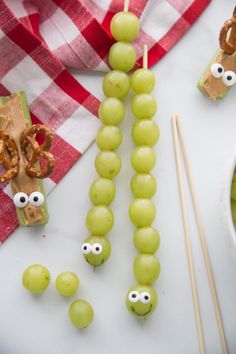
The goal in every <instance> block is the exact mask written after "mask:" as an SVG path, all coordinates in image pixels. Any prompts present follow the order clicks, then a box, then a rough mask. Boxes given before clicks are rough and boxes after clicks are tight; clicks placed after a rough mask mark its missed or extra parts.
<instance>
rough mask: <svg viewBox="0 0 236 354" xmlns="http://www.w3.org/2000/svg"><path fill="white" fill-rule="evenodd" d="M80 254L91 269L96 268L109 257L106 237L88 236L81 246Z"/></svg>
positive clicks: (108, 245)
mask: <svg viewBox="0 0 236 354" xmlns="http://www.w3.org/2000/svg"><path fill="white" fill-rule="evenodd" d="M82 252H83V255H84V258H85V260H86V261H87V262H88V263H89V264H90V265H92V266H93V267H97V266H100V265H102V264H103V263H104V262H106V261H107V260H108V258H109V257H110V254H111V244H110V242H109V240H108V239H107V238H106V237H101V236H90V237H88V238H87V239H86V240H85V243H84V244H83V245H82Z"/></svg>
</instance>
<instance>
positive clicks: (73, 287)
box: [56, 272, 79, 296]
mask: <svg viewBox="0 0 236 354" xmlns="http://www.w3.org/2000/svg"><path fill="white" fill-rule="evenodd" d="M78 287H79V278H78V277H77V275H76V274H75V273H73V272H63V273H60V274H59V275H58V276H57V278H56V289H57V291H58V292H59V293H60V294H61V295H64V296H72V295H74V294H75V293H76V291H77V289H78Z"/></svg>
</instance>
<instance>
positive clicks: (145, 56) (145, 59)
mask: <svg viewBox="0 0 236 354" xmlns="http://www.w3.org/2000/svg"><path fill="white" fill-rule="evenodd" d="M143 69H148V46H147V44H144V46H143Z"/></svg>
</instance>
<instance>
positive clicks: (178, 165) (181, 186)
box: [172, 117, 206, 354]
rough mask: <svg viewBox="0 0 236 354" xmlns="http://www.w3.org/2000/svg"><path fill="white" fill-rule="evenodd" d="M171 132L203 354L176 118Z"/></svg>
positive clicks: (200, 348) (200, 349)
mask: <svg viewBox="0 0 236 354" xmlns="http://www.w3.org/2000/svg"><path fill="white" fill-rule="evenodd" d="M172 132H173V142H174V151H175V159H176V168H177V175H178V185H179V195H180V204H181V211H182V220H183V227H184V238H185V246H186V253H187V260H188V269H189V276H190V283H191V290H192V298H193V306H194V315H195V323H196V328H197V337H198V344H199V351H200V353H201V354H205V353H206V350H205V341H204V334H203V327H202V321H201V313H200V305H199V297H198V291H197V285H196V277H195V271H194V263H193V255H192V248H191V241H190V232H189V225H188V221H187V220H188V219H187V209H186V201H185V195H184V183H183V174H182V169H181V163H180V153H179V147H178V132H177V125H176V117H173V118H172Z"/></svg>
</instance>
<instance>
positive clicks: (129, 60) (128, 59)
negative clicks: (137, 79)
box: [108, 42, 136, 72]
mask: <svg viewBox="0 0 236 354" xmlns="http://www.w3.org/2000/svg"><path fill="white" fill-rule="evenodd" d="M108 60H109V64H110V66H111V67H112V69H114V70H121V71H124V72H128V71H130V70H131V69H132V68H133V67H134V64H135V62H136V51H135V49H134V46H133V44H131V43H127V42H116V43H114V44H113V45H112V46H111V49H110V51H109V56H108Z"/></svg>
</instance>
